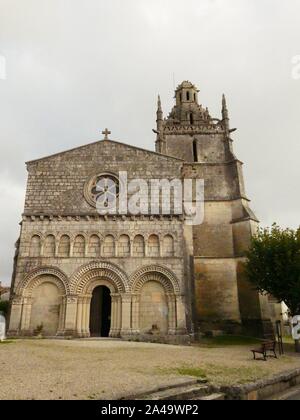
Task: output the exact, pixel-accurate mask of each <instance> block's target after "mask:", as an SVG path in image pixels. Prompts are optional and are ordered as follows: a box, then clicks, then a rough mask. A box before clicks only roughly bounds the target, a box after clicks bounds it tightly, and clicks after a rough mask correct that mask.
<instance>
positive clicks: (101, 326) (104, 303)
mask: <svg viewBox="0 0 300 420" xmlns="http://www.w3.org/2000/svg"><path fill="white" fill-rule="evenodd" d="M110 323H111V296H110V290H109V289H108V287H105V286H99V287H96V288H95V289H94V291H93V297H92V301H91V313H90V333H91V337H108V336H109V332H110Z"/></svg>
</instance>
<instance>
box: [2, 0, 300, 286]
mask: <svg viewBox="0 0 300 420" xmlns="http://www.w3.org/2000/svg"><path fill="white" fill-rule="evenodd" d="M299 14H300V3H299V1H298V0H289V1H288V2H282V1H281V0H244V1H240V0H226V1H222V0H214V1H213V0H210V1H209V0H201V2H199V0H188V1H186V2H183V1H179V0H151V1H149V0H126V1H124V0H110V1H106V0H89V1H88V2H84V1H83V0H64V1H61V0H44V1H42V2H41V1H39V0H26V2H25V1H24V2H23V1H20V0H0V54H2V55H4V56H5V57H6V61H7V80H5V81H3V80H0V115H1V119H0V124H1V142H0V163H1V165H0V176H1V179H0V191H1V197H0V205H1V214H0V216H1V218H0V236H1V241H0V279H1V280H2V281H3V280H4V281H9V278H10V273H11V270H12V258H13V243H14V241H15V239H17V235H18V228H19V227H18V222H19V221H20V215H21V213H22V207H23V200H24V197H23V196H24V188H25V180H26V170H25V165H24V162H25V161H26V160H30V159H34V158H37V157H41V156H44V155H48V154H51V153H55V152H58V151H61V150H64V149H68V148H71V147H75V146H78V145H81V144H85V143H88V142H91V141H94V140H97V139H98V138H99V139H100V138H101V137H102V135H101V131H102V129H103V128H105V127H106V126H108V127H109V128H110V129H111V130H112V132H113V135H112V137H113V138H115V139H117V140H121V141H124V142H127V143H131V144H133V145H138V146H141V147H145V148H150V149H153V147H154V137H153V133H152V131H151V130H152V128H153V127H154V125H155V107H156V96H157V94H158V93H160V94H161V97H162V102H163V108H164V111H165V112H166V113H167V112H169V110H170V108H171V106H172V104H173V87H174V86H173V74H175V82H176V83H179V82H180V81H182V80H184V79H190V80H192V81H193V82H194V83H196V84H197V85H198V86H199V88H200V90H201V92H200V100H201V102H202V103H203V104H204V105H205V106H208V107H209V108H210V111H211V113H212V114H214V115H216V116H219V115H220V108H221V95H222V93H223V92H225V93H226V95H227V99H228V105H229V109H230V115H231V120H232V125H233V126H235V127H238V129H239V130H238V132H237V133H236V134H235V136H234V140H235V144H234V147H235V152H236V154H237V156H238V157H239V158H240V159H241V160H243V161H245V164H246V165H245V180H246V186H247V191H248V195H249V197H250V198H251V199H252V200H253V203H252V207H253V208H254V209H255V210H256V213H257V215H258V217H259V218H260V220H261V221H262V224H270V223H272V222H273V221H277V222H278V223H280V224H282V225H284V226H292V227H295V226H298V225H299V204H300V196H299V194H298V191H299V187H298V182H299V175H300V169H299V163H298V162H299V152H300V146H299V143H300V140H299V131H300V130H299V128H300V119H299V109H300V80H298V81H296V80H293V79H292V77H291V73H292V65H291V59H292V57H293V56H295V55H299V54H300V44H299V39H300V29H299Z"/></svg>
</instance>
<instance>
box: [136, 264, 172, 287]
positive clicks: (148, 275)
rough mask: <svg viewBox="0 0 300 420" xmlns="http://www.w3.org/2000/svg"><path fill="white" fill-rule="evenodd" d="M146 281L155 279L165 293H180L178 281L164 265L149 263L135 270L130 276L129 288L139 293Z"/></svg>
mask: <svg viewBox="0 0 300 420" xmlns="http://www.w3.org/2000/svg"><path fill="white" fill-rule="evenodd" d="M148 281H157V282H159V283H160V284H161V285H162V286H163V287H164V289H165V291H166V292H167V293H171V294H172V293H176V294H178V293H180V286H179V281H178V279H177V277H176V276H175V274H174V273H172V271H171V270H169V269H168V268H166V267H162V266H160V265H151V266H147V267H142V268H140V269H139V270H137V271H136V272H135V273H134V274H133V275H132V276H131V278H130V289H131V291H132V292H133V293H140V291H141V289H142V288H143V286H144V285H145V284H146V283H147V282H148Z"/></svg>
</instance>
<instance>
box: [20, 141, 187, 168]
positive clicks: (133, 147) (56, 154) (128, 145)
mask: <svg viewBox="0 0 300 420" xmlns="http://www.w3.org/2000/svg"><path fill="white" fill-rule="evenodd" d="M105 142H106V143H114V144H118V145H121V146H126V147H129V148H131V149H135V150H140V151H142V152H147V153H151V154H154V155H157V156H161V157H165V158H168V159H172V160H177V161H179V162H184V160H183V159H180V158H176V157H173V156H169V155H165V154H162V153H158V152H155V151H153V150H148V149H143V148H141V147H138V146H133V145H131V144H127V143H122V142H119V141H117V140H98V141H95V142H92V143H87V144H84V145H82V146H77V147H74V148H72V149H68V150H64V151H62V152H58V153H54V154H52V155H48V156H45V157H42V158H38V159H33V160H29V161H27V162H26V165H29V164H31V163H35V162H41V161H43V160H46V159H50V158H53V157H56V156H60V155H64V154H65V153H70V152H73V151H75V150H79V149H82V148H84V147H88V146H94V145H96V144H98V143H105Z"/></svg>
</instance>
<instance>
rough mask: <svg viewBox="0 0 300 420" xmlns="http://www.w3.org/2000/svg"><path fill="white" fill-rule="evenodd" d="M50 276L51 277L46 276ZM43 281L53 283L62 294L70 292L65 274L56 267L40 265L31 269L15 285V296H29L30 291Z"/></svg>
mask: <svg viewBox="0 0 300 420" xmlns="http://www.w3.org/2000/svg"><path fill="white" fill-rule="evenodd" d="M46 276H51V278H49V277H46ZM44 282H51V283H53V284H55V285H56V286H57V287H58V289H59V290H60V291H61V293H62V294H63V295H68V294H69V293H70V288H69V283H68V277H67V275H66V274H65V273H64V272H63V271H61V270H60V269H59V268H56V267H40V268H36V269H34V270H33V271H31V272H30V273H29V274H28V275H27V276H26V277H25V278H24V279H23V280H22V281H21V282H20V284H19V285H18V286H17V289H16V295H17V296H24V295H26V296H30V295H31V294H32V291H33V290H34V289H35V288H36V287H38V286H39V285H40V284H42V283H44Z"/></svg>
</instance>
